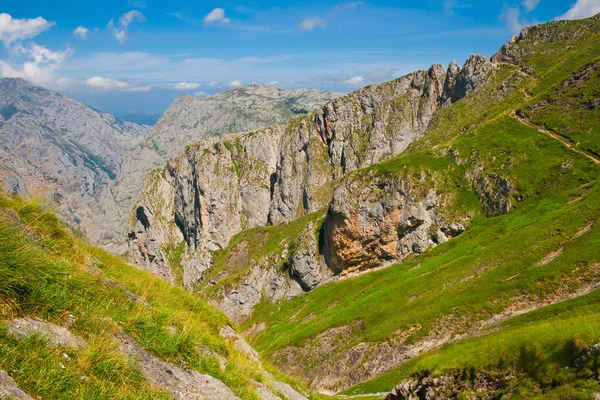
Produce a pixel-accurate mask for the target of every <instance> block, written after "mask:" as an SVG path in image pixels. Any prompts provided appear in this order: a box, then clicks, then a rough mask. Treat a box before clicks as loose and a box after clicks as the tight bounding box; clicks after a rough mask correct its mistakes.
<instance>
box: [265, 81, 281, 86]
mask: <svg viewBox="0 0 600 400" xmlns="http://www.w3.org/2000/svg"><path fill="white" fill-rule="evenodd" d="M278 83H279V82H277V81H271V82H269V83H267V86H277V84H278Z"/></svg>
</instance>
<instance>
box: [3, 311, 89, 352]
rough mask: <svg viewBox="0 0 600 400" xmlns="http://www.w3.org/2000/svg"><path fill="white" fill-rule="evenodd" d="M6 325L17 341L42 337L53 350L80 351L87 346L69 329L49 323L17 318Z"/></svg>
mask: <svg viewBox="0 0 600 400" xmlns="http://www.w3.org/2000/svg"><path fill="white" fill-rule="evenodd" d="M5 325H6V328H7V332H8V334H9V335H10V336H13V337H15V338H17V339H26V338H28V337H30V336H32V335H40V336H42V337H44V338H45V339H47V340H48V344H49V345H50V346H51V347H53V348H56V347H62V346H66V347H70V348H72V349H75V350H78V349H81V348H83V347H85V346H87V343H86V342H85V340H83V339H82V338H80V337H79V336H75V335H73V334H72V333H71V332H70V331H69V330H68V329H66V328H63V327H62V326H58V325H54V324H50V323H48V322H43V321H38V320H34V319H31V318H17V319H14V320H12V321H8V322H6V324H5Z"/></svg>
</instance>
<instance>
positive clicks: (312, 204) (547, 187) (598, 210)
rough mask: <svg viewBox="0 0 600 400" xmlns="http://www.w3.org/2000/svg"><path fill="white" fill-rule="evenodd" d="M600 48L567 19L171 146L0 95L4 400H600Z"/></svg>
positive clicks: (248, 93)
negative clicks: (488, 49) (482, 51)
mask: <svg viewBox="0 0 600 400" xmlns="http://www.w3.org/2000/svg"><path fill="white" fill-rule="evenodd" d="M577 4H579V3H577ZM536 5H537V4H536ZM536 5H533V6H532V5H531V4H529V5H528V6H527V5H525V3H523V5H522V7H530V6H531V7H533V8H535V6H536ZM358 6H359V5H358V4H354V3H353V5H345V6H343V7H342V6H338V7H336V8H335V9H334V10H333V11H331V13H330V14H329V17H328V18H330V20H333V16H335V15H337V13H341V12H342V11H344V10H346V11H347V10H348V9H350V8H355V7H358ZM572 11H573V10H572ZM136 15H138V14H135V13H134V14H130V15H129V17H131V18H134V16H136ZM209 16H210V18H209ZM129 17H127V18H122V19H121V20H120V22H119V24H120V26H121V28H122V29H124V31H123V32H124V33H123V34H122V35H121V37H122V38H123V39H124V40H125V39H126V37H124V36H123V35H125V36H126V34H127V26H125V25H126V24H124V22H123V21H125V22H126V21H128V18H129ZM1 18H2V15H0V20H1ZM136 18H138V20H139V21H141V18H140V17H139V15H138V17H136ZM217 22H218V23H219V24H230V23H231V24H232V25H230V26H231V27H239V25H236V23H237V21H233V20H230V19H229V18H228V17H225V11H224V10H223V9H215V10H213V12H211V13H210V14H209V15H207V17H206V18H205V19H204V24H205V28H208V25H210V23H217ZM113 24H114V22H111V25H113ZM325 26H326V23H325V20H322V21H321V20H318V21H312V22H310V21H305V22H304V23H303V24H302V25H301V27H302V28H303V29H304V30H314V29H316V28H318V29H317V30H316V31H315V32H313V33H314V34H317V33H319V32H320V31H321V30H322V29H325ZM113 28H114V26H113ZM0 29H1V26H0ZM115 29H116V28H115ZM0 32H1V31H0ZM117 33H118V32H117ZM83 36H84V37H85V35H83ZM80 37H81V36H80ZM0 38H1V36H0ZM598 43H600V14H598V15H596V16H593V17H591V18H587V19H578V20H555V21H552V22H549V23H545V24H538V25H533V26H529V27H527V28H525V29H523V30H522V32H521V33H520V34H519V35H516V36H514V37H513V38H511V39H510V40H509V41H508V42H507V43H506V44H504V45H503V46H502V47H501V48H500V49H499V50H498V51H497V52H496V53H495V54H493V55H491V57H488V56H484V55H471V56H470V57H468V58H467V59H466V60H465V61H464V62H462V63H461V64H459V63H457V62H455V61H452V62H451V63H450V64H449V65H448V66H442V65H440V64H434V65H432V66H431V67H430V68H428V69H426V70H419V71H415V72H412V73H409V74H406V75H404V76H400V77H398V78H395V79H393V80H391V81H388V82H381V83H375V84H370V85H367V86H365V87H362V88H359V89H357V90H354V91H351V92H349V93H346V94H336V93H332V92H326V91H316V90H305V89H295V90H283V89H279V88H277V87H274V86H270V85H267V86H259V85H251V86H246V87H239V88H235V89H232V90H229V91H227V92H224V93H221V94H217V95H212V96H206V97H202V98H197V97H192V96H187V95H183V96H180V97H178V98H177V99H176V100H175V102H174V103H173V104H172V106H171V107H170V108H169V109H168V110H167V111H166V112H165V114H164V116H163V117H162V118H161V119H160V121H159V122H158V123H157V124H156V125H155V126H154V127H152V128H149V127H146V126H139V125H136V124H132V123H125V122H121V121H119V120H117V119H115V118H114V117H112V116H110V115H108V114H102V113H100V112H98V111H95V110H93V109H91V108H88V107H85V106H83V105H82V104H80V103H77V102H75V101H73V100H70V99H68V98H66V97H64V96H62V95H60V94H57V93H55V92H51V91H48V90H45V89H42V88H39V87H36V86H33V85H30V84H28V83H26V82H25V81H23V80H21V79H4V80H2V81H0V115H1V118H2V119H1V120H0V130H1V131H2V133H1V136H0V138H1V139H0V140H1V141H2V150H1V151H2V152H3V155H2V157H1V158H0V166H1V168H2V171H3V172H2V174H3V175H2V176H1V177H2V184H3V185H4V188H5V189H4V190H0V326H1V327H2V328H1V329H0V397H16V398H24V399H29V398H65V395H64V394H65V393H68V396H69V397H75V398H82V399H87V398H93V399H96V398H98V399H104V398H111V399H112V398H127V399H129V398H136V399H137V398H140V399H149V398H152V399H154V398H158V399H162V398H175V399H190V400H191V399H215V400H216V399H249V400H256V399H263V400H277V399H281V400H303V399H305V400H307V399H324V398H331V399H340V400H341V399H382V400H383V399H385V400H396V399H411V400H417V399H427V400H438V399H439V400H442V399H508V398H510V399H592V400H593V399H598V398H600V384H599V382H600V228H599V227H598V219H599V216H600V180H599V179H600V174H599V172H600V61H599V60H600V46H599V45H598ZM252 60H254V59H252ZM246 61H247V60H246ZM255 61H256V60H254V61H253V62H255ZM364 79H365V78H363V77H362V76H356V77H355V78H351V79H348V80H347V81H345V84H355V83H361V82H363V80H364ZM238 83H239V82H237V81H233V82H232V83H231V86H236V85H237V84H238ZM123 85H125V86H123ZM128 85H129V83H126V82H124V83H122V85H121V86H122V87H125V88H131V87H132V86H128ZM198 85H200V83H190V82H181V83H180V84H177V85H175V86H179V87H183V88H192V87H196V88H197V87H198ZM173 89H175V87H173ZM191 90H192V89H190V92H191ZM40 193H42V194H45V195H46V199H50V200H51V201H53V202H54V203H58V205H59V207H55V210H56V211H57V212H58V214H59V215H58V216H56V215H55V213H54V211H53V209H52V207H53V206H52V204H53V203H49V202H48V201H40V200H39V199H37V198H36V195H37V194H40ZM86 236H87V237H86ZM125 241H126V245H127V248H128V252H127V255H128V260H127V262H126V261H125V259H124V257H123V254H124V251H123V249H124V243H125ZM93 243H95V244H102V245H103V246H104V247H105V249H104V250H103V249H100V248H98V247H95V246H94V244H93ZM106 248H107V249H109V250H111V251H112V253H118V254H111V252H108V251H106Z"/></svg>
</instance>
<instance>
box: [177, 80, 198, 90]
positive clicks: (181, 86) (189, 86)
mask: <svg viewBox="0 0 600 400" xmlns="http://www.w3.org/2000/svg"><path fill="white" fill-rule="evenodd" d="M199 87H200V84H199V83H195V82H179V83H178V84H177V85H175V86H173V89H175V90H194V89H198V88H199Z"/></svg>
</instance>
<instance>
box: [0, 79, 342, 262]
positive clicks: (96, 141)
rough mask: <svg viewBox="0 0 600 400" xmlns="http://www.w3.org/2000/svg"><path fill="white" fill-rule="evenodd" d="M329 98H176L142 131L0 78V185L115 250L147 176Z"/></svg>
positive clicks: (274, 93)
mask: <svg viewBox="0 0 600 400" xmlns="http://www.w3.org/2000/svg"><path fill="white" fill-rule="evenodd" d="M337 96H338V95H337V94H335V93H330V92H322V91H317V90H303V89H302V90H282V89H279V88H276V87H271V86H269V87H261V86H257V85H253V86H248V87H242V88H236V89H233V90H230V91H228V92H225V93H221V94H218V95H213V96H208V97H206V98H202V99H200V98H196V97H192V96H187V95H183V96H180V97H179V98H177V99H176V100H175V102H174V103H173V105H172V106H171V107H170V108H169V109H168V110H167V111H166V113H165V115H164V116H163V117H162V118H161V119H160V121H159V122H158V124H156V126H155V127H153V128H152V129H151V128H150V126H148V125H149V124H148V125H147V124H136V123H133V122H126V121H123V120H122V119H119V118H115V117H114V116H113V115H110V114H107V113H102V112H100V111H97V110H95V109H93V108H91V107H87V106H85V105H83V104H81V103H79V102H77V101H75V100H72V99H70V98H68V97H66V96H63V95H61V94H59V93H56V92H53V91H50V90H46V89H44V88H41V87H37V86H34V85H31V84H29V83H28V82H26V81H24V80H22V79H13V78H5V79H1V80H0V132H1V133H0V179H1V180H0V182H1V183H2V185H3V186H4V187H5V188H6V189H7V190H9V191H11V192H12V193H15V194H20V195H37V196H43V197H44V198H46V199H51V200H52V201H53V202H55V203H56V204H57V205H58V209H59V213H60V214H61V215H63V216H64V217H65V219H66V221H68V222H70V223H71V224H72V225H73V227H75V228H77V229H79V230H81V231H82V232H83V233H84V234H85V235H87V236H88V237H89V238H90V239H91V240H92V241H94V242H96V243H100V244H103V245H105V246H106V247H107V248H108V249H111V250H113V251H115V252H123V251H125V249H126V244H125V232H126V227H125V223H126V221H127V218H128V216H129V212H130V208H131V206H132V204H133V201H134V200H135V198H136V196H137V194H138V191H139V188H140V186H141V183H142V180H143V178H144V176H145V175H146V174H147V173H148V172H149V170H150V169H152V168H154V167H157V166H160V165H163V164H164V163H165V162H166V160H167V159H168V158H170V157H173V156H175V155H177V154H179V153H180V152H181V151H182V150H183V148H184V146H186V145H188V144H190V143H193V142H194V141H197V140H201V139H203V138H206V137H212V136H218V135H221V134H224V133H229V132H238V131H244V130H249V129H255V128H258V127H261V126H264V125H269V124H273V123H285V122H286V121H287V120H288V119H289V118H290V117H291V116H293V115H295V114H298V113H305V112H307V111H308V110H310V109H312V108H315V107H317V106H320V105H322V104H323V103H325V102H326V101H327V100H330V99H333V98H335V97H337ZM136 115H138V114H136ZM136 115H134V114H130V115H129V116H128V119H134V118H132V116H134V117H135V116H136ZM155 117H156V116H155V115H147V114H139V118H137V119H138V121H140V122H146V123H152V122H154V120H153V119H154V118H155Z"/></svg>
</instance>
